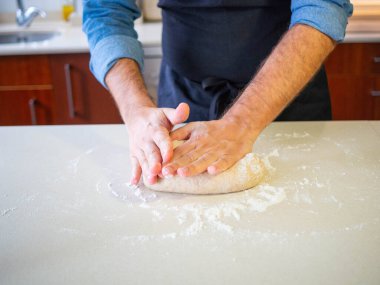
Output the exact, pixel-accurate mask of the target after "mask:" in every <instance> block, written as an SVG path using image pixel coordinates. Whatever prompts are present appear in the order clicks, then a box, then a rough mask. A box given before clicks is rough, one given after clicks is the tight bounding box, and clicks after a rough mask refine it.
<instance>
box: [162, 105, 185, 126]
mask: <svg viewBox="0 0 380 285" xmlns="http://www.w3.org/2000/svg"><path fill="white" fill-rule="evenodd" d="M162 110H163V112H164V114H165V116H166V117H167V118H168V120H169V121H170V123H171V124H172V125H173V126H174V125H177V124H180V123H183V122H185V121H186V120H187V118H189V114H190V107H189V105H188V104H187V103H180V104H179V105H178V106H177V108H176V109H173V108H163V109H162Z"/></svg>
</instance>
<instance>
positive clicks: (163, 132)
mask: <svg viewBox="0 0 380 285" xmlns="http://www.w3.org/2000/svg"><path fill="white" fill-rule="evenodd" d="M189 112H190V109H189V105H187V104H186V103H181V104H179V105H178V107H177V108H176V109H172V108H156V107H138V108H136V109H135V110H133V111H131V112H129V114H128V117H127V118H126V121H125V123H126V125H127V129H128V133H129V148H130V152H131V163H132V177H131V183H132V184H137V183H138V182H139V180H140V178H141V174H142V175H144V178H145V181H147V182H148V183H150V184H153V183H156V181H157V175H159V174H160V173H161V167H162V164H163V163H166V162H169V161H170V160H171V159H172V157H173V144H172V141H171V139H170V136H169V132H170V131H171V130H172V128H173V127H174V126H175V125H176V124H180V123H183V122H185V121H186V120H187V118H188V117H189Z"/></svg>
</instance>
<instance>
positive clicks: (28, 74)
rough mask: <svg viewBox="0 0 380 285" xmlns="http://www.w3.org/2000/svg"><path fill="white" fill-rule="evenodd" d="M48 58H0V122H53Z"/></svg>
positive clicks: (14, 123)
mask: <svg viewBox="0 0 380 285" xmlns="http://www.w3.org/2000/svg"><path fill="white" fill-rule="evenodd" d="M52 89H53V86H52V84H51V76H50V68H49V59H48V57H47V56H44V55H36V56H17V57H1V58H0V125H32V124H52V123H54V116H53V114H54V107H53V98H52Z"/></svg>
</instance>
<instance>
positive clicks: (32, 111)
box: [28, 98, 37, 125]
mask: <svg viewBox="0 0 380 285" xmlns="http://www.w3.org/2000/svg"><path fill="white" fill-rule="evenodd" d="M28 103H29V111H30V118H31V121H32V125H37V115H36V103H37V99H36V98H32V99H29V102H28Z"/></svg>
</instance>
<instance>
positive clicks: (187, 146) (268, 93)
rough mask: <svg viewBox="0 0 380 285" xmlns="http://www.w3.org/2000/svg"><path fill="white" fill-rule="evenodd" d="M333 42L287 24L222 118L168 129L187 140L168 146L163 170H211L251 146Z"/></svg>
mask: <svg viewBox="0 0 380 285" xmlns="http://www.w3.org/2000/svg"><path fill="white" fill-rule="evenodd" d="M334 45H335V43H334V41H332V40H331V39H330V38H329V37H328V36H326V35H324V34H322V33H321V32H319V31H318V30H316V29H314V28H312V27H309V26H305V25H296V26H294V27H293V28H292V29H290V30H289V31H288V32H287V33H286V34H285V36H284V37H283V39H282V40H281V41H280V42H279V44H278V45H277V46H276V48H275V49H274V50H273V51H272V53H271V54H270V56H269V57H268V58H267V60H266V61H265V63H264V64H263V65H262V67H261V69H260V70H259V71H258V73H257V74H256V75H255V76H254V78H253V79H252V81H251V82H250V83H249V84H248V86H247V87H246V88H245V90H244V92H243V93H242V95H241V96H240V97H239V99H238V100H237V101H236V102H235V103H234V105H233V106H232V107H231V109H229V110H228V112H227V113H226V114H225V115H224V116H223V118H222V119H220V120H217V121H211V122H199V123H190V124H189V125H187V126H185V127H183V128H181V129H178V130H176V131H174V132H173V134H172V135H171V136H172V138H173V139H175V140H182V139H188V141H187V142H185V143H184V144H183V145H181V146H180V147H178V148H177V149H176V150H175V151H174V159H173V160H172V162H170V163H168V164H167V165H165V167H164V168H163V170H162V173H163V175H164V176H165V175H166V176H168V175H173V174H175V173H178V174H179V175H181V176H191V175H196V174H198V173H201V172H204V171H205V170H207V171H208V172H209V173H210V174H215V173H219V172H221V171H223V170H225V169H227V168H229V167H230V166H232V165H233V164H234V163H235V162H236V161H237V160H238V159H240V158H241V157H243V156H244V155H245V154H246V153H248V152H249V151H251V148H252V145H253V142H254V141H255V140H256V138H257V136H258V135H259V133H260V132H261V131H262V130H263V129H264V128H265V127H266V126H267V125H268V124H269V123H270V122H272V120H274V119H275V118H276V116H278V114H279V113H280V112H281V111H282V110H283V109H284V108H285V107H286V105H287V104H289V103H290V102H291V101H292V100H293V99H294V98H295V97H296V95H297V94H298V93H299V92H300V91H301V89H302V88H303V87H304V86H305V85H306V84H307V82H308V81H309V80H310V79H311V78H312V76H313V75H314V74H315V73H316V71H318V69H319V68H320V66H321V64H322V63H323V61H324V60H325V58H326V57H327V55H328V54H329V53H330V52H331V51H332V50H333V48H334Z"/></svg>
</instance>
